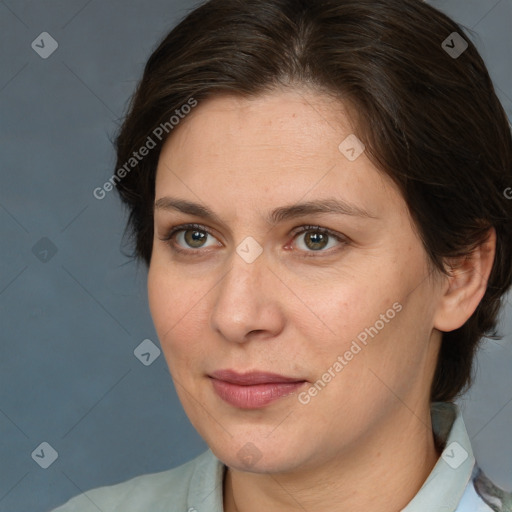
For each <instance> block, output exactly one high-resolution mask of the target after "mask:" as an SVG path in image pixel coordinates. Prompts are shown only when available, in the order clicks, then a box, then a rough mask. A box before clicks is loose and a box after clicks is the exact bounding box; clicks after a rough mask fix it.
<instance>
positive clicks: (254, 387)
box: [210, 370, 306, 409]
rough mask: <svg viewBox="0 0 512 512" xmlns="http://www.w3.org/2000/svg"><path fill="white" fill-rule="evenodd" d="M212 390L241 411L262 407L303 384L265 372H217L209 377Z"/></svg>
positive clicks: (300, 381)
mask: <svg viewBox="0 0 512 512" xmlns="http://www.w3.org/2000/svg"><path fill="white" fill-rule="evenodd" d="M210 377H211V379H212V384H213V389H214V390H215V392H216V393H217V395H218V396H219V397H220V398H222V399H223V400H224V401H225V402H227V403H229V404H231V405H233V406H235V407H239V408H241V409H258V408H261V407H265V406H266V405H268V404H270V403H271V402H273V401H275V400H277V399H278V398H281V397H284V396H287V395H289V394H291V393H293V392H294V391H296V390H297V389H298V388H299V387H301V386H302V385H303V384H304V383H305V382H306V381H305V380H303V379H302V380H301V379H297V378H294V377H285V376H284V375H278V374H275V373H268V372H248V373H244V374H240V373H237V372H235V371H234V370H219V371H216V372H213V373H212V374H211V375H210Z"/></svg>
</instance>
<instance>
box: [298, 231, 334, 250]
mask: <svg viewBox="0 0 512 512" xmlns="http://www.w3.org/2000/svg"><path fill="white" fill-rule="evenodd" d="M328 242H329V235H327V234H325V233H319V232H317V231H316V232H315V231H308V232H307V233H306V234H305V237H304V243H305V245H306V246H307V247H308V248H309V249H311V250H313V251H318V250H320V249H324V248H325V246H326V245H327V243H328Z"/></svg>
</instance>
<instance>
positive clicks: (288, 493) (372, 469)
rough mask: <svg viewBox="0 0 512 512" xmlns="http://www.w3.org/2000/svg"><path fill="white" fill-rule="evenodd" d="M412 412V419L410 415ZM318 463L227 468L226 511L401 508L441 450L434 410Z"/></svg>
mask: <svg viewBox="0 0 512 512" xmlns="http://www.w3.org/2000/svg"><path fill="white" fill-rule="evenodd" d="M404 418H409V420H408V421H407V420H404ZM399 420H400V421H398V422H397V421H396V420H395V422H394V423H393V424H391V423H390V424H388V425H387V426H383V425H379V429H376V430H378V431H376V432H373V433H370V434H369V435H368V436H366V437H365V438H364V439H363V438H361V439H360V441H359V442H358V446H357V447H351V449H349V450H347V449H344V450H342V451H340V452H338V453H336V454H334V455H333V456H332V457H330V458H326V459H325V460H323V461H322V463H321V464H317V465H315V466H314V467H308V468H307V469H304V468H296V469H295V470H294V471H291V472H287V473H275V474H268V473H267V474H265V473H263V474H260V473H249V472H243V471H237V470H233V469H231V468H226V472H225V477H224V511H225V512H260V511H261V510H266V511H268V512H278V511H279V512H291V511H297V510H322V509H326V510H331V511H333V512H338V511H339V512H341V511H346V510H350V511H352V512H363V511H367V510H368V509H369V508H370V507H372V508H375V509H378V510H379V511H380V512H395V511H396V510H401V509H402V508H404V507H405V506H406V505H407V504H408V503H409V502H410V501H411V500H412V498H413V497H414V496H415V495H416V494H417V492H418V491H419V489H420V488H421V486H422V485H423V483H424V482H425V481H426V479H427V477H428V475H429V474H430V472H431V471H432V469H433V467H434V466H435V464H436V462H437V460H438V458H439V456H440V453H439V452H438V451H437V449H436V444H435V440H434V436H433V433H432V429H431V418H430V411H427V412H426V413H425V414H424V415H423V416H422V417H421V421H418V418H417V417H414V419H411V415H410V413H409V414H408V415H407V414H405V415H404V416H403V417H401V418H399Z"/></svg>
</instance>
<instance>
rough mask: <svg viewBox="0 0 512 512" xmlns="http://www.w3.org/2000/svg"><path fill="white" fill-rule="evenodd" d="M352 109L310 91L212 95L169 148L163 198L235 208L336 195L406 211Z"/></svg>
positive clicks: (163, 162)
mask: <svg viewBox="0 0 512 512" xmlns="http://www.w3.org/2000/svg"><path fill="white" fill-rule="evenodd" d="M348 112H349V110H348V108H347V107H346V106H345V105H344V104H342V103H341V102H340V101H337V100H334V99H333V98H331V97H329V96H325V95H321V94H319V93H313V92H311V91H295V90H291V91H288V90H287V91H275V92H273V93H270V94H266V95H261V96H258V97H254V98H243V97H235V96H228V95H225V96H218V97H213V98H210V99H208V100H206V101H204V102H202V103H199V105H198V106H197V107H196V108H195V109H194V110H193V112H192V113H191V114H190V115H188V116H187V117H186V118H185V119H184V120H183V121H182V122H181V123H180V125H179V126H178V127H177V129H176V130H175V131H174V132H173V133H172V136H171V137H169V138H168V140H167V141H166V143H165V144H164V147H163V149H162V152H161V155H160V160H159V164H158V170H157V179H156V191H157V198H158V196H159V195H162V194H167V193H168V194H172V195H173V196H176V195H180V196H183V197H186V198H190V199H193V200H194V201H197V200H200V201H201V202H205V203H208V204H214V202H215V201H216V202H217V203H218V202H219V200H222V198H224V200H225V203H226V204H231V205H239V204H240V201H243V202H244V203H245V204H251V205H253V206H256V205H262V204H264V203H266V202H269V206H270V204H271V203H272V204H273V202H275V201H274V200H276V201H280V202H283V200H284V199H285V198H286V199H287V200H286V203H290V202H294V201H298V200H300V199H306V200H310V199H313V198H317V197H322V196H323V197H326V196H327V195H329V197H331V196H332V195H333V193H334V194H338V195H339V196H340V197H341V198H343V197H345V198H347V199H349V198H354V199H355V198H357V199H358V200H359V201H360V202H361V203H362V205H365V206H366V207H367V209H370V210H371V209H372V208H376V209H377V210H378V209H382V208H385V204H386V203H389V202H390V201H391V202H392V203H393V204H394V205H395V206H403V204H401V203H400V199H401V197H400V194H399V193H398V191H397V190H396V187H395V185H394V184H393V183H392V182H391V180H390V179H389V178H388V177H387V176H385V175H384V174H383V173H382V172H380V171H379V170H378V169H376V168H375V167H374V165H373V164H372V163H371V162H370V160H369V159H368V157H367V156H366V155H365V153H364V151H363V148H364V147H363V146H360V147H358V146H357V144H358V142H357V138H356V137H357V135H356V134H355V133H354V127H353V123H352V122H351V119H350V117H349V113H348ZM345 141H348V142H345ZM347 144H348V145H349V146H350V145H351V146H353V148H354V149H355V151H356V156H357V153H359V152H360V151H362V153H361V154H360V155H359V156H358V157H357V158H356V159H349V158H347V154H346V153H344V150H346V149H347ZM349 149H351V148H349ZM353 154H354V152H352V155H353ZM349 156H350V154H349ZM397 200H398V201H397ZM212 201H213V202H212ZM273 206H276V205H275V204H273Z"/></svg>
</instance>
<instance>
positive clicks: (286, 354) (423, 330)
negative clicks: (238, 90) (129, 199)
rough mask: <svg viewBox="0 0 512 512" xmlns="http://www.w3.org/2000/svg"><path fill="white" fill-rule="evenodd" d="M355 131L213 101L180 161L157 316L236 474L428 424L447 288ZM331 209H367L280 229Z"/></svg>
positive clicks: (183, 141) (159, 275)
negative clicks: (258, 376)
mask: <svg viewBox="0 0 512 512" xmlns="http://www.w3.org/2000/svg"><path fill="white" fill-rule="evenodd" d="M353 133H354V132H353V127H352V126H351V123H350V119H349V117H348V115H347V111H346V109H344V106H343V104H341V103H339V102H338V101H335V100H331V99H329V98H328V97H327V96H322V95H320V94H319V93H314V92H311V91H299V90H281V91H276V92H274V93H271V94H270V93H269V94H266V95H264V96H259V97H257V98H253V99H243V98H238V97H233V96H219V97H215V98H212V99H209V100H206V101H204V102H203V103H201V104H199V106H198V107H197V108H196V109H195V110H194V112H193V113H192V114H190V115H189V116H188V117H187V118H186V119H185V120H184V121H183V122H182V124H181V125H180V126H179V127H178V129H177V130H176V131H175V132H174V133H173V134H172V137H170V138H169V139H168V140H167V142H166V143H165V145H164V147H163V149H162V152H161V155H160V160H159V163H158V168H157V175H156V188H155V193H156V202H157V203H158V207H157V208H155V237H154V244H153V253H152V258H151V262H150V267H149V275H148V293H149V304H150V310H151V314H152V318H153V321H154V324H155V328H156V331H157V333H158V336H159V339H160V342H161V346H162V349H163V352H164V354H165V357H166V360H167V364H168V366H169V369H170V372H171V375H172V377H173V380H174V383H175V386H176V391H177V393H178V396H179V398H180V400H181V402H182V404H183V407H184V409H185V412H186V413H187V415H188V417H189V418H190V421H191V422H192V424H193V425H194V427H195V428H196V429H197V431H198V432H199V433H200V435H201V436H202V437H203V438H204V439H205V441H206V442H207V444H208V445H209V446H210V447H211V449H212V451H213V452H214V453H215V454H216V455H217V457H219V458H220V459H221V460H222V461H224V462H225V463H226V464H228V465H229V466H231V467H235V468H240V469H247V470H251V471H254V472H278V471H293V470H294V469H296V468H304V467H311V468H313V467H316V466H318V465H319V464H322V463H326V462H327V461H328V460H329V459H330V458H332V457H333V456H335V455H336V454H338V455H339V454H342V453H345V454H348V453H351V451H353V449H354V448H356V447H357V446H360V445H361V446H362V445H363V440H364V442H365V443H368V442H369V440H370V439H373V440H374V441H375V442H377V438H378V437H379V436H383V437H384V438H385V437H386V436H388V437H389V436H390V435H396V434H397V432H396V426H397V424H398V421H399V420H400V421H401V422H402V424H403V422H404V421H406V422H407V424H408V425H411V424H412V423H414V422H415V421H417V422H418V423H420V421H419V420H417V419H415V416H416V417H420V415H421V414H423V413H424V412H425V410H428V407H429V387H430V382H431V379H432V375H433V371H434V368H435V361H436V356H437V350H438V339H437V338H436V336H435V331H434V329H433V323H434V322H433V318H434V316H435V315H434V312H435V305H436V300H437V297H438V295H439V289H438V287H436V285H435V280H434V279H430V278H429V277H430V273H429V267H428V265H427V258H426V253H425V251H424V249H423V246H422V244H421V242H420V240H419V238H418V236H417V234H416V232H415V230H414V227H413V224H412V222H411V218H410V216H409V213H408V210H407V207H406V205H405V202H404V200H403V198H402V197H401V195H400V193H399V192H398V190H397V189H396V187H395V185H394V184H393V183H392V181H391V180H390V179H389V178H388V177H387V176H385V175H384V174H382V173H381V172H379V171H378V170H377V169H376V168H375V167H374V165H373V164H372V163H371V162H370V160H369V158H368V157H367V155H366V154H365V153H364V152H363V153H362V154H361V155H360V156H359V157H358V158H356V159H355V160H350V159H349V158H347V157H346V156H345V154H343V153H342V150H343V147H344V146H343V145H342V149H341V150H340V149H339V146H340V143H341V142H342V141H344V140H345V139H346V138H347V137H348V136H349V135H351V134H353ZM348 155H349V156H352V155H351V153H350V152H349V153H348ZM170 198H172V200H173V201H176V200H180V201H188V202H192V203H197V204H200V205H202V206H203V207H207V208H208V209H209V210H210V211H211V212H213V214H214V215H213V216H209V217H206V216H205V215H204V213H201V212H199V211H197V210H196V211H194V212H192V211H190V210H188V211H186V212H185V211H181V210H183V209H177V208H175V207H172V206H171V205H170V200H171V199H170ZM326 200H333V201H338V202H341V201H343V202H345V203H347V204H349V205H351V208H352V210H353V211H352V210H351V211H349V210H347V211H346V212H345V213H342V212H334V213H329V212H320V211H318V212H316V213H314V212H306V211H305V210H302V212H301V211H300V210H299V211H297V210H295V214H296V215H293V216H292V215H285V216H281V217H280V218H279V219H274V220H275V222H273V223H269V222H268V217H269V215H270V213H271V212H273V211H274V210H275V209H278V208H288V207H290V206H296V205H298V204H299V203H300V204H302V203H306V202H308V203H311V202H318V201H326ZM182 204H183V203H182ZM166 205H167V207H166ZM363 211H364V212H366V213H365V214H362V213H361V212H363ZM188 223H194V224H200V225H201V227H200V228H197V227H196V228H194V227H192V228H190V227H189V228H188V229H189V231H180V232H177V233H175V235H174V236H173V237H172V238H171V240H165V239H166V238H167V237H168V235H169V233H170V231H171V229H173V228H174V227H178V226H183V225H184V224H188ZM304 226H319V227H320V228H322V229H327V230H329V232H328V233H330V234H325V233H322V232H319V231H318V228H316V227H313V228H312V227H307V228H306V230H304ZM182 229H183V228H182ZM301 230H302V231H301ZM248 237H251V239H250V240H251V241H249V242H248V240H247V238H248ZM337 237H338V238H337ZM252 239H253V240H252ZM237 248H238V249H239V250H238V251H237ZM177 249H179V250H180V251H183V252H178V250H177ZM244 251H245V252H244ZM260 251H262V252H261V253H260ZM365 334H366V339H365ZM363 340H364V341H363ZM357 347H359V348H357ZM336 363H338V364H336ZM340 365H341V368H340ZM225 369H230V370H234V371H236V372H238V373H239V374H244V373H247V372H253V371H258V372H271V373H274V374H279V375H283V376H286V377H290V378H292V379H293V380H295V381H296V383H295V384H294V385H290V384H287V385H284V384H282V385H275V384H274V386H272V385H267V386H260V388H259V389H260V391H259V392H258V391H257V390H256V387H251V388H248V387H245V388H242V387H241V386H234V385H232V384H231V385H230V384H227V383H225V382H222V379H221V380H216V379H213V378H212V375H213V374H214V372H216V371H219V370H225ZM329 376H330V378H329ZM319 381H321V382H320V383H319ZM297 382H298V383H297ZM315 383H316V386H315ZM261 390H263V391H261ZM314 390H316V393H315V391H314ZM244 392H245V393H244ZM223 393H224V394H223ZM272 393H277V394H278V397H277V398H275V399H273V400H270V401H269V400H266V399H268V398H269V394H270V395H271V394H272ZM228 396H229V397H231V398H228ZM416 413H417V414H416ZM379 442H380V440H379ZM249 443H250V444H249Z"/></svg>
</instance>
